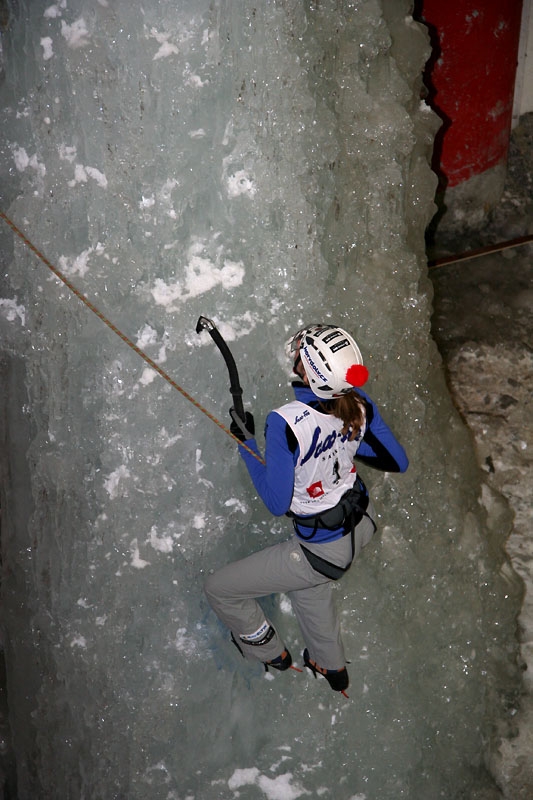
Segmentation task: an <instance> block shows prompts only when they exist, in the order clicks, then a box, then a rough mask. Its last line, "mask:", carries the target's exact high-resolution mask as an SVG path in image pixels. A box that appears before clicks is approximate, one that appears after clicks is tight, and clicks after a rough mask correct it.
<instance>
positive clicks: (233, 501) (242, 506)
mask: <svg viewBox="0 0 533 800" xmlns="http://www.w3.org/2000/svg"><path fill="white" fill-rule="evenodd" d="M224 505H225V506H226V507H227V508H235V510H236V511H240V512H241V513H243V514H245V513H246V512H247V511H248V506H247V505H246V503H243V502H242V500H239V499H238V498H237V497H230V498H229V500H226V502H225V503H224Z"/></svg>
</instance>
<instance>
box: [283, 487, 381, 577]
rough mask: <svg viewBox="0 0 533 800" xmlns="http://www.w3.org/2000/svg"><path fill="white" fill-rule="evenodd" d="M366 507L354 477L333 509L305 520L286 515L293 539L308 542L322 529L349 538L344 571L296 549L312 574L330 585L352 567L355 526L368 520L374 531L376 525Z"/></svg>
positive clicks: (366, 498)
mask: <svg viewBox="0 0 533 800" xmlns="http://www.w3.org/2000/svg"><path fill="white" fill-rule="evenodd" d="M368 503H369V496H368V492H367V490H366V487H365V485H364V483H363V481H362V480H361V478H360V477H359V476H357V480H356V482H355V483H354V485H353V486H352V488H351V489H348V491H347V492H345V493H344V494H343V496H342V497H341V499H340V500H339V502H338V503H337V505H336V506H334V507H333V508H330V509H328V510H327V511H322V512H321V513H320V514H314V515H313V516H309V517H300V516H298V515H297V514H293V513H292V512H290V511H289V512H287V516H289V517H291V518H292V521H293V525H294V529H295V531H296V534H297V536H298V537H299V538H300V539H303V540H304V541H306V542H308V541H310V540H311V539H312V538H313V537H314V536H315V534H316V532H317V530H318V528H325V529H326V530H336V529H339V528H343V529H344V530H343V533H342V536H347V535H348V534H350V540H351V544H352V557H351V559H350V562H349V564H348V565H347V566H346V567H339V566H338V565H337V564H333V563H332V562H331V561H327V560H326V559H325V558H322V557H321V556H319V555H317V554H316V553H313V552H312V551H311V550H308V549H307V547H304V546H303V544H302V543H301V542H300V547H301V549H302V550H303V552H304V555H305V557H306V559H307V561H308V562H309V564H310V565H311V566H312V567H313V569H314V570H316V571H317V572H319V573H320V574H321V575H324V577H326V578H329V579H330V580H332V581H338V580H339V578H342V576H343V575H344V574H345V573H346V572H348V570H349V569H350V567H351V566H352V562H353V559H354V554H355V541H354V536H355V528H356V526H357V525H359V523H360V522H361V520H362V519H363V517H368V519H369V520H370V522H371V523H372V525H373V526H374V531H376V523H375V522H374V520H373V519H372V517H371V516H370V515H369V514H368V513H367V508H368ZM301 528H309V529H310V531H311V532H310V533H309V534H304V533H303V531H302V530H301Z"/></svg>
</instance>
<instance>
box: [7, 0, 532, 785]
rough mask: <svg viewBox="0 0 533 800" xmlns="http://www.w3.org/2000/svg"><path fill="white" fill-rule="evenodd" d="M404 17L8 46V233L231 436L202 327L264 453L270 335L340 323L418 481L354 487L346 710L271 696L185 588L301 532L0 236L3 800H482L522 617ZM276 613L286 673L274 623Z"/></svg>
mask: <svg viewBox="0 0 533 800" xmlns="http://www.w3.org/2000/svg"><path fill="white" fill-rule="evenodd" d="M410 6H411V4H410V3H408V2H394V3H392V2H383V3H381V4H380V3H379V2H361V3H354V4H350V5H349V6H348V7H346V8H342V9H341V8H340V7H339V5H338V3H334V2H326V3H320V4H315V3H312V4H308V5H303V4H301V3H299V2H287V3H283V4H275V3H274V4H272V3H268V4H250V3H247V2H244V3H242V4H230V3H225V2H214V3H213V2H207V0H206V2H201V0H200V1H199V0H194V2H190V3H180V4H176V3H173V2H170V0H168V1H167V0H161V1H160V2H158V3H157V4H155V3H154V4H152V3H140V2H138V0H117V2H114V3H110V2H107V1H106V0H100V2H98V3H94V2H92V0H91V1H90V0H73V2H69V4H68V7H67V4H66V3H64V2H60V3H57V4H54V5H50V6H49V7H47V8H46V9H44V10H43V8H42V7H40V8H38V7H36V4H34V3H29V2H28V3H24V2H21V3H19V4H18V5H17V13H16V14H13V16H12V18H10V19H9V20H8V22H7V23H6V28H7V30H6V32H5V35H4V51H3V56H4V79H3V83H2V85H1V87H0V94H1V103H0V108H1V109H2V110H1V112H0V113H1V115H2V126H1V130H2V136H3V140H2V158H1V169H2V178H3V181H2V187H3V188H2V191H3V204H2V208H4V209H5V210H6V213H8V214H9V216H10V218H12V219H13V220H14V221H15V222H16V223H17V225H19V227H20V228H22V229H23V230H24V232H25V233H26V234H27V235H28V237H29V238H30V239H31V240H32V241H33V242H34V243H35V245H36V246H37V247H38V248H39V250H40V251H42V252H43V253H44V254H45V256H46V258H47V259H49V260H50V262H51V263H53V264H55V265H56V266H57V267H59V268H60V269H61V270H62V272H63V273H64V274H65V275H66V276H68V278H69V280H71V281H72V282H73V283H74V284H75V285H76V286H77V287H78V288H79V289H80V291H82V292H83V293H84V294H86V295H87V296H88V297H89V298H90V300H91V302H93V303H94V304H95V306H96V307H97V308H98V309H99V310H100V311H101V312H102V313H104V314H105V315H106V316H107V317H108V318H109V319H112V321H113V324H114V325H116V326H117V327H118V329H120V330H121V331H123V332H124V333H125V334H126V335H127V336H128V337H129V338H130V339H132V340H133V341H134V343H135V344H136V346H138V347H139V348H140V349H142V350H143V351H145V352H146V353H147V355H148V356H149V357H150V358H151V359H152V360H153V361H154V362H156V363H157V364H158V365H164V370H165V371H166V372H167V373H169V375H171V376H172V378H173V380H174V381H175V382H176V383H177V384H178V385H179V386H180V387H184V388H185V389H186V390H187V391H188V392H189V393H191V394H193V395H194V399H195V401H196V402H197V404H199V405H200V406H202V407H204V408H205V409H206V410H208V411H209V413H210V414H211V415H214V416H215V417H217V418H219V419H221V420H223V421H226V418H227V408H228V407H229V404H230V398H229V394H228V392H227V386H226V384H227V378H226V375H225V372H224V366H223V364H222V363H221V359H220V354H219V353H218V352H217V351H216V350H215V348H214V347H213V346H212V343H211V341H210V340H209V337H208V335H207V334H204V335H203V336H198V335H196V333H195V325H196V321H197V319H198V317H199V316H200V314H205V315H207V316H209V317H213V318H214V319H215V321H216V322H217V323H218V324H219V327H220V329H221V331H222V333H223V335H224V336H225V337H226V339H227V340H228V341H230V342H231V345H232V349H233V351H234V354H235V356H236V358H237V361H238V364H239V367H240V368H241V382H242V384H243V387H244V390H245V400H246V405H247V407H251V408H252V409H253V411H254V414H255V417H256V422H257V427H258V430H260V429H261V420H263V419H264V417H265V416H266V413H267V412H268V411H269V410H270V408H272V407H274V406H277V405H279V404H280V403H282V402H284V401H285V399H286V398H287V397H288V396H289V390H288V386H287V374H286V365H285V363H284V357H283V342H284V340H285V338H287V335H288V334H289V333H290V332H291V331H293V330H294V328H295V327H299V326H300V325H301V324H302V323H304V322H309V321H314V320H316V321H322V320H325V321H329V320H336V321H338V322H339V323H341V324H343V325H344V326H345V327H347V328H349V329H351V330H352V331H353V333H354V334H355V335H356V338H357V340H358V342H359V344H360V345H361V349H362V351H363V354H364V356H365V360H366V363H367V365H368V367H369V369H370V374H371V380H370V383H369V385H368V387H369V392H370V393H371V394H372V396H373V397H374V398H375V400H376V401H377V402H378V403H379V404H380V407H381V409H382V411H383V414H384V416H385V418H386V419H387V420H388V421H389V422H390V424H391V425H392V427H393V428H394V430H395V431H396V433H397V434H398V436H399V438H400V439H401V440H402V441H403V442H404V443H405V445H406V448H407V450H408V452H409V455H410V458H411V468H410V470H409V471H408V473H407V474H406V475H404V476H394V475H388V474H386V475H383V474H379V473H378V474H372V473H371V472H370V471H367V472H366V473H365V474H364V477H365V479H366V480H367V482H368V484H369V485H370V486H371V489H372V493H373V496H374V498H375V504H376V507H377V509H378V511H379V515H380V524H381V531H380V535H379V536H377V537H376V538H375V540H374V542H373V543H372V545H371V546H369V547H368V548H367V549H366V550H365V551H364V554H363V556H362V557H361V559H360V560H359V562H358V563H357V564H356V565H354V567H353V569H352V570H351V571H350V573H349V574H348V576H346V578H345V579H344V580H343V581H342V583H340V584H336V585H335V587H334V589H333V591H335V592H336V595H337V598H338V602H339V605H340V606H341V610H342V619H343V626H344V630H345V637H346V643H347V649H348V652H349V654H350V655H349V658H350V662H351V664H350V674H351V679H352V686H351V696H350V700H346V699H345V698H343V697H342V698H341V697H339V696H337V695H335V694H334V693H332V692H330V691H329V689H328V687H327V686H326V688H324V685H323V684H325V682H324V681H314V680H313V679H312V678H311V679H309V676H308V675H297V674H296V673H294V674H290V675H287V674H284V675H275V676H270V678H271V679H268V677H269V676H267V677H266V678H265V675H264V673H263V672H262V671H261V670H254V669H253V668H252V667H250V666H247V665H245V664H243V663H242V661H241V660H240V659H239V656H238V653H237V652H236V651H235V648H234V647H233V646H232V645H231V643H230V642H229V641H228V637H227V631H225V630H223V629H222V628H221V627H220V626H219V625H218V624H217V621H216V619H214V617H213V615H212V613H211V612H210V610H209V608H208V606H207V604H206V601H205V599H204V596H203V593H202V582H203V578H204V576H205V574H206V572H207V571H208V570H210V569H214V568H216V567H218V566H220V565H221V564H223V563H225V562H226V561H228V560H230V559H234V558H237V557H240V556H242V555H244V554H247V553H249V552H251V551H252V550H253V549H256V548H259V547H263V546H265V545H267V544H269V543H271V542H273V541H276V540H277V539H279V537H286V536H288V535H289V532H290V529H289V527H288V526H287V524H286V522H285V521H283V520H272V519H271V518H270V517H269V516H268V514H267V513H266V512H265V510H264V509H263V508H262V506H260V504H259V503H258V501H257V499H256V497H255V495H254V492H253V489H252V486H251V485H250V483H249V481H248V480H247V476H246V474H245V472H244V469H243V467H242V464H241V463H240V461H239V458H238V456H237V453H236V450H235V447H234V443H233V441H232V440H231V439H230V438H229V437H227V436H225V435H224V432H223V431H221V430H220V429H219V428H218V427H216V426H214V425H213V424H212V422H211V421H210V420H208V419H207V418H206V417H205V416H204V415H203V414H202V409H201V408H200V407H199V405H194V404H192V403H189V402H187V401H186V400H185V399H184V398H183V397H182V396H181V395H180V394H178V393H176V392H175V391H174V390H173V388H172V386H171V385H170V384H168V383H166V382H165V381H163V380H162V379H161V378H160V376H157V375H156V373H155V372H154V371H153V370H150V369H149V368H148V367H147V366H146V364H145V363H144V362H143V361H142V360H141V359H140V358H139V357H138V356H137V355H136V354H135V353H133V352H131V350H128V348H127V347H125V346H124V344H123V342H121V340H120V339H119V338H118V337H116V336H115V334H114V333H112V332H111V331H109V330H108V329H107V328H106V327H105V326H104V325H102V322H101V321H100V320H99V319H97V317H96V316H95V315H94V314H91V313H90V312H89V311H88V309H87V308H86V307H85V306H83V304H81V303H80V302H79V300H78V299H77V298H76V297H73V296H72V295H71V293H70V292H69V291H68V290H67V289H66V288H65V287H64V286H63V285H62V284H61V283H60V282H59V281H57V280H56V278H54V277H51V275H50V272H49V270H48V269H47V268H46V267H45V266H44V264H42V263H39V261H38V259H37V258H36V256H35V254H34V252H32V251H30V249H29V248H28V247H27V245H26V244H24V243H23V242H22V240H20V239H18V238H17V237H14V236H13V234H12V232H11V231H10V230H9V228H7V226H4V227H3V228H2V232H1V235H2V253H3V255H2V258H3V262H2V266H3V269H2V278H1V280H2V292H1V300H0V325H1V333H2V339H1V341H2V375H3V377H4V381H3V391H2V406H1V408H2V414H1V415H0V418H1V421H2V442H3V447H2V455H1V462H0V463H1V476H2V481H1V485H2V489H1V491H2V495H1V505H2V559H3V570H4V571H3V580H2V595H3V598H2V599H3V608H4V638H5V655H6V664H7V685H8V693H9V714H10V723H11V731H12V740H13V750H14V753H15V756H16V763H17V779H18V787H17V789H18V796H19V797H20V798H21V800H30V798H35V797H39V798H42V800H47V799H48V798H54V799H55V798H58V797H61V798H66V799H67V798H69V799H72V800H79V798H81V797H91V798H97V797H102V798H104V797H105V798H111V797H113V798H117V800H118V799H119V798H121V799H123V800H145V798H146V797H147V796H148V795H149V796H150V798H153V800H177V798H183V797H197V798H202V800H210V799H211V798H213V799H214V798H216V799H217V800H221V798H234V797H236V796H237V795H238V794H239V793H240V794H241V795H242V794H243V793H247V796H250V797H252V796H253V797H264V796H266V797H270V798H274V797H284V798H296V797H300V796H305V794H306V793H310V794H316V795H318V794H319V795H320V796H327V795H328V793H329V795H330V796H332V797H335V798H336V799H337V798H338V799H339V800H348V798H354V797H357V798H371V797H372V798H374V797H379V798H380V800H397V799H398V797H401V796H402V795H405V796H410V797H413V798H415V797H416V798H424V800H432V798H435V799H436V798H440V797H446V798H454V797H457V798H459V797H464V796H466V794H467V793H468V792H469V791H470V792H471V793H473V792H474V791H475V792H477V793H478V795H479V796H480V797H481V794H480V793H481V792H485V793H486V796H489V794H490V793H492V795H493V794H494V791H495V788H494V782H493V780H492V779H491V778H490V777H489V775H488V773H487V772H486V767H485V764H486V762H487V759H488V758H489V755H490V752H491V750H490V746H489V745H488V744H487V743H490V742H491V740H492V736H493V733H494V730H495V729H497V730H498V731H506V730H507V728H506V719H505V713H507V710H508V708H509V704H510V702H511V699H512V698H514V694H513V693H516V691H517V690H518V687H519V673H518V668H517V663H516V662H517V649H518V648H517V644H516V641H515V638H514V621H515V618H516V614H517V612H518V608H519V601H520V597H521V584H520V582H519V581H518V579H517V577H516V575H515V574H514V573H513V571H512V570H511V569H510V566H509V562H508V559H507V557H506V554H505V552H504V549H503V545H504V542H505V538H506V536H507V533H508V531H509V528H510V519H509V515H508V513H507V511H506V509H505V507H504V505H503V504H502V503H501V502H500V500H499V498H498V496H497V495H496V494H495V493H494V492H493V491H492V490H491V488H490V486H489V483H488V481H487V482H483V481H482V478H483V476H482V475H481V474H480V471H479V468H478V464H477V461H476V457H475V452H474V449H473V446H472V442H471V438H470V434H469V432H468V429H467V428H466V426H465V425H464V423H463V421H462V420H461V418H460V415H459V414H458V412H457V411H456V409H455V408H454V406H453V404H452V402H451V400H450V396H449V393H448V390H447V388H446V384H445V380H444V372H443V369H442V361H441V358H440V356H439V354H438V352H437V349H436V346H435V344H434V342H433V341H432V339H431V335H430V316H431V312H432V308H431V296H432V292H431V284H430V282H429V280H428V278H427V273H426V262H425V248H424V230H425V227H426V225H427V223H428V222H429V220H430V218H431V216H432V214H433V212H434V208H433V205H432V198H433V194H434V190H435V179H434V176H433V175H432V174H431V172H430V170H429V167H428V161H429V157H430V153H431V148H432V142H433V136H434V133H435V130H436V122H435V119H434V117H433V115H432V114H431V112H429V110H428V108H427V106H426V105H425V104H423V103H422V104H421V103H420V89H421V73H422V68H423V65H424V62H425V60H426V59H427V56H428V53H429V47H428V40H427V35H426V32H425V30H424V29H423V27H422V26H420V25H418V24H416V23H414V22H413V20H412V18H411V17H410ZM507 394H508V395H509V396H512V393H511V392H507ZM259 438H260V442H261V437H259ZM482 484H483V487H482ZM265 609H266V613H267V614H269V615H271V616H272V618H273V619H274V620H275V621H276V622H277V623H278V624H279V625H280V626H281V627H282V628H283V630H284V633H285V636H286V638H287V642H288V644H289V646H290V647H291V650H292V651H293V652H294V653H298V652H299V651H300V650H301V649H303V646H304V643H303V641H302V638H301V634H300V632H299V630H298V629H297V626H296V623H295V620H294V617H293V616H292V613H291V609H290V603H289V602H288V599H287V598H281V599H280V598H266V599H265ZM272 678H273V680H272ZM326 690H327V691H326Z"/></svg>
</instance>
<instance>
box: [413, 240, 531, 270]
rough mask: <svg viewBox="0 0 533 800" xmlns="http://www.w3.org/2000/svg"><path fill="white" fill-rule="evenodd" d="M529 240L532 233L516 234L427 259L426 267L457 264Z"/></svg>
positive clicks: (526, 242) (498, 251)
mask: <svg viewBox="0 0 533 800" xmlns="http://www.w3.org/2000/svg"><path fill="white" fill-rule="evenodd" d="M530 242H533V235H532V236H518V237H517V238H516V239H509V240H508V241H507V242H499V243H498V244H488V245H486V246H485V247H480V248H479V249H478V250H467V251H466V252H465V253H459V255H455V256H443V257H442V258H436V259H434V260H433V261H428V268H429V269H437V268H438V267H446V266H449V265H450V264H458V263H459V262H460V261H469V260H470V259H471V258H480V257H481V256H486V255H489V254H490V253H500V252H501V251H502V250H508V249H509V248H511V247H520V245H523V244H529V243H530Z"/></svg>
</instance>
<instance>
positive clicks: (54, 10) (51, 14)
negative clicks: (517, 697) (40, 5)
mask: <svg viewBox="0 0 533 800" xmlns="http://www.w3.org/2000/svg"><path fill="white" fill-rule="evenodd" d="M66 7H67V0H60V2H59V3H54V5H52V6H48V8H45V10H44V14H43V17H44V18H45V19H56V18H57V17H60V16H61V15H62V12H63V9H65V8H66Z"/></svg>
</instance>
